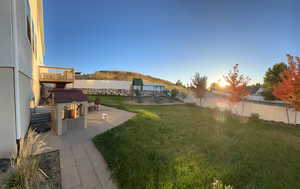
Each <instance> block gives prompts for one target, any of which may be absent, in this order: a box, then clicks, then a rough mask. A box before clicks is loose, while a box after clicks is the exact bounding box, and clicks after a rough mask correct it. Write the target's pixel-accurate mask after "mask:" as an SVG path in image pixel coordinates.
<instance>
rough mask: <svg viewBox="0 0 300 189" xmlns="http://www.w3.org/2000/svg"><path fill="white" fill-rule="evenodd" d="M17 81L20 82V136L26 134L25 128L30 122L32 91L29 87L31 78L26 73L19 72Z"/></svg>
mask: <svg viewBox="0 0 300 189" xmlns="http://www.w3.org/2000/svg"><path fill="white" fill-rule="evenodd" d="M19 83H20V90H19V93H20V101H19V106H20V120H21V125H20V136H22V137H23V136H24V135H25V134H26V131H27V128H28V126H29V124H30V102H31V100H32V97H33V92H32V89H31V87H28V86H31V83H32V79H31V78H29V77H28V76H27V75H25V74H23V73H22V72H19Z"/></svg>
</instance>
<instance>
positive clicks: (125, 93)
mask: <svg viewBox="0 0 300 189" xmlns="http://www.w3.org/2000/svg"><path fill="white" fill-rule="evenodd" d="M81 90H82V91H83V93H84V94H92V95H96V94H100V95H118V96H130V92H129V90H127V89H94V88H85V89H81Z"/></svg>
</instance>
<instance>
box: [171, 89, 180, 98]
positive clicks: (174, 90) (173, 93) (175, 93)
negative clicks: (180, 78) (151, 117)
mask: <svg viewBox="0 0 300 189" xmlns="http://www.w3.org/2000/svg"><path fill="white" fill-rule="evenodd" d="M178 94H179V91H178V90H177V89H172V90H171V97H172V98H173V99H175V98H176V97H177V96H178Z"/></svg>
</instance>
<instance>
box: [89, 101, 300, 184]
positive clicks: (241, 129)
mask: <svg viewBox="0 0 300 189" xmlns="http://www.w3.org/2000/svg"><path fill="white" fill-rule="evenodd" d="M102 100H103V103H104V104H106V105H111V106H114V107H118V108H122V109H126V110H129V111H134V112H138V114H137V115H136V116H135V117H134V118H132V119H130V120H129V121H127V122H126V123H124V124H123V125H121V126H120V127H116V128H114V129H111V130H109V131H107V132H105V133H103V134H101V135H98V136H96V137H95V138H94V139H93V142H94V144H95V145H96V147H97V148H98V150H99V151H101V153H102V154H103V156H104V158H105V160H106V161H107V162H108V165H109V167H110V168H111V169H112V172H113V176H114V178H116V179H117V181H118V183H119V185H120V188H121V189H194V188H195V189H202V188H203V189H204V188H205V189H207V188H212V185H211V183H212V182H213V180H214V179H216V178H217V179H220V180H222V181H223V182H224V183H225V184H230V185H232V186H233V187H234V188H238V189H240V188H246V189H252V188H253V189H254V188H265V189H269V188H272V189H273V188H276V189H279V188H284V189H285V188H289V189H293V188H300V174H299V170H300V163H299V162H300V129H298V128H287V127H283V126H279V125H278V126H277V125H276V126H274V125H270V124H268V123H266V122H263V121H260V120H250V121H248V122H246V123H241V122H240V120H239V119H237V118H236V117H235V116H232V115H226V116H225V117H226V119H216V117H224V116H220V115H218V114H219V113H218V112H217V111H215V110H211V109H203V108H199V107H196V106H193V105H174V106H144V105H124V104H123V103H122V100H124V97H103V98H102Z"/></svg>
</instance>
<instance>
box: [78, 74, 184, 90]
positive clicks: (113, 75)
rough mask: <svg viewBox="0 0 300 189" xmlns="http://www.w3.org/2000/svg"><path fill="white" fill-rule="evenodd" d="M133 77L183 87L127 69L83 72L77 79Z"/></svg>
mask: <svg viewBox="0 0 300 189" xmlns="http://www.w3.org/2000/svg"><path fill="white" fill-rule="evenodd" d="M133 78H142V79H143V81H144V83H153V84H162V85H165V86H166V87H167V88H169V89H173V88H176V89H183V87H181V86H178V85H175V84H174V83H172V82H170V81H167V80H163V79H159V78H155V77H152V76H149V75H144V74H141V73H135V72H125V71H97V72H95V73H92V74H81V75H76V79H95V80H123V81H132V79H133Z"/></svg>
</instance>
